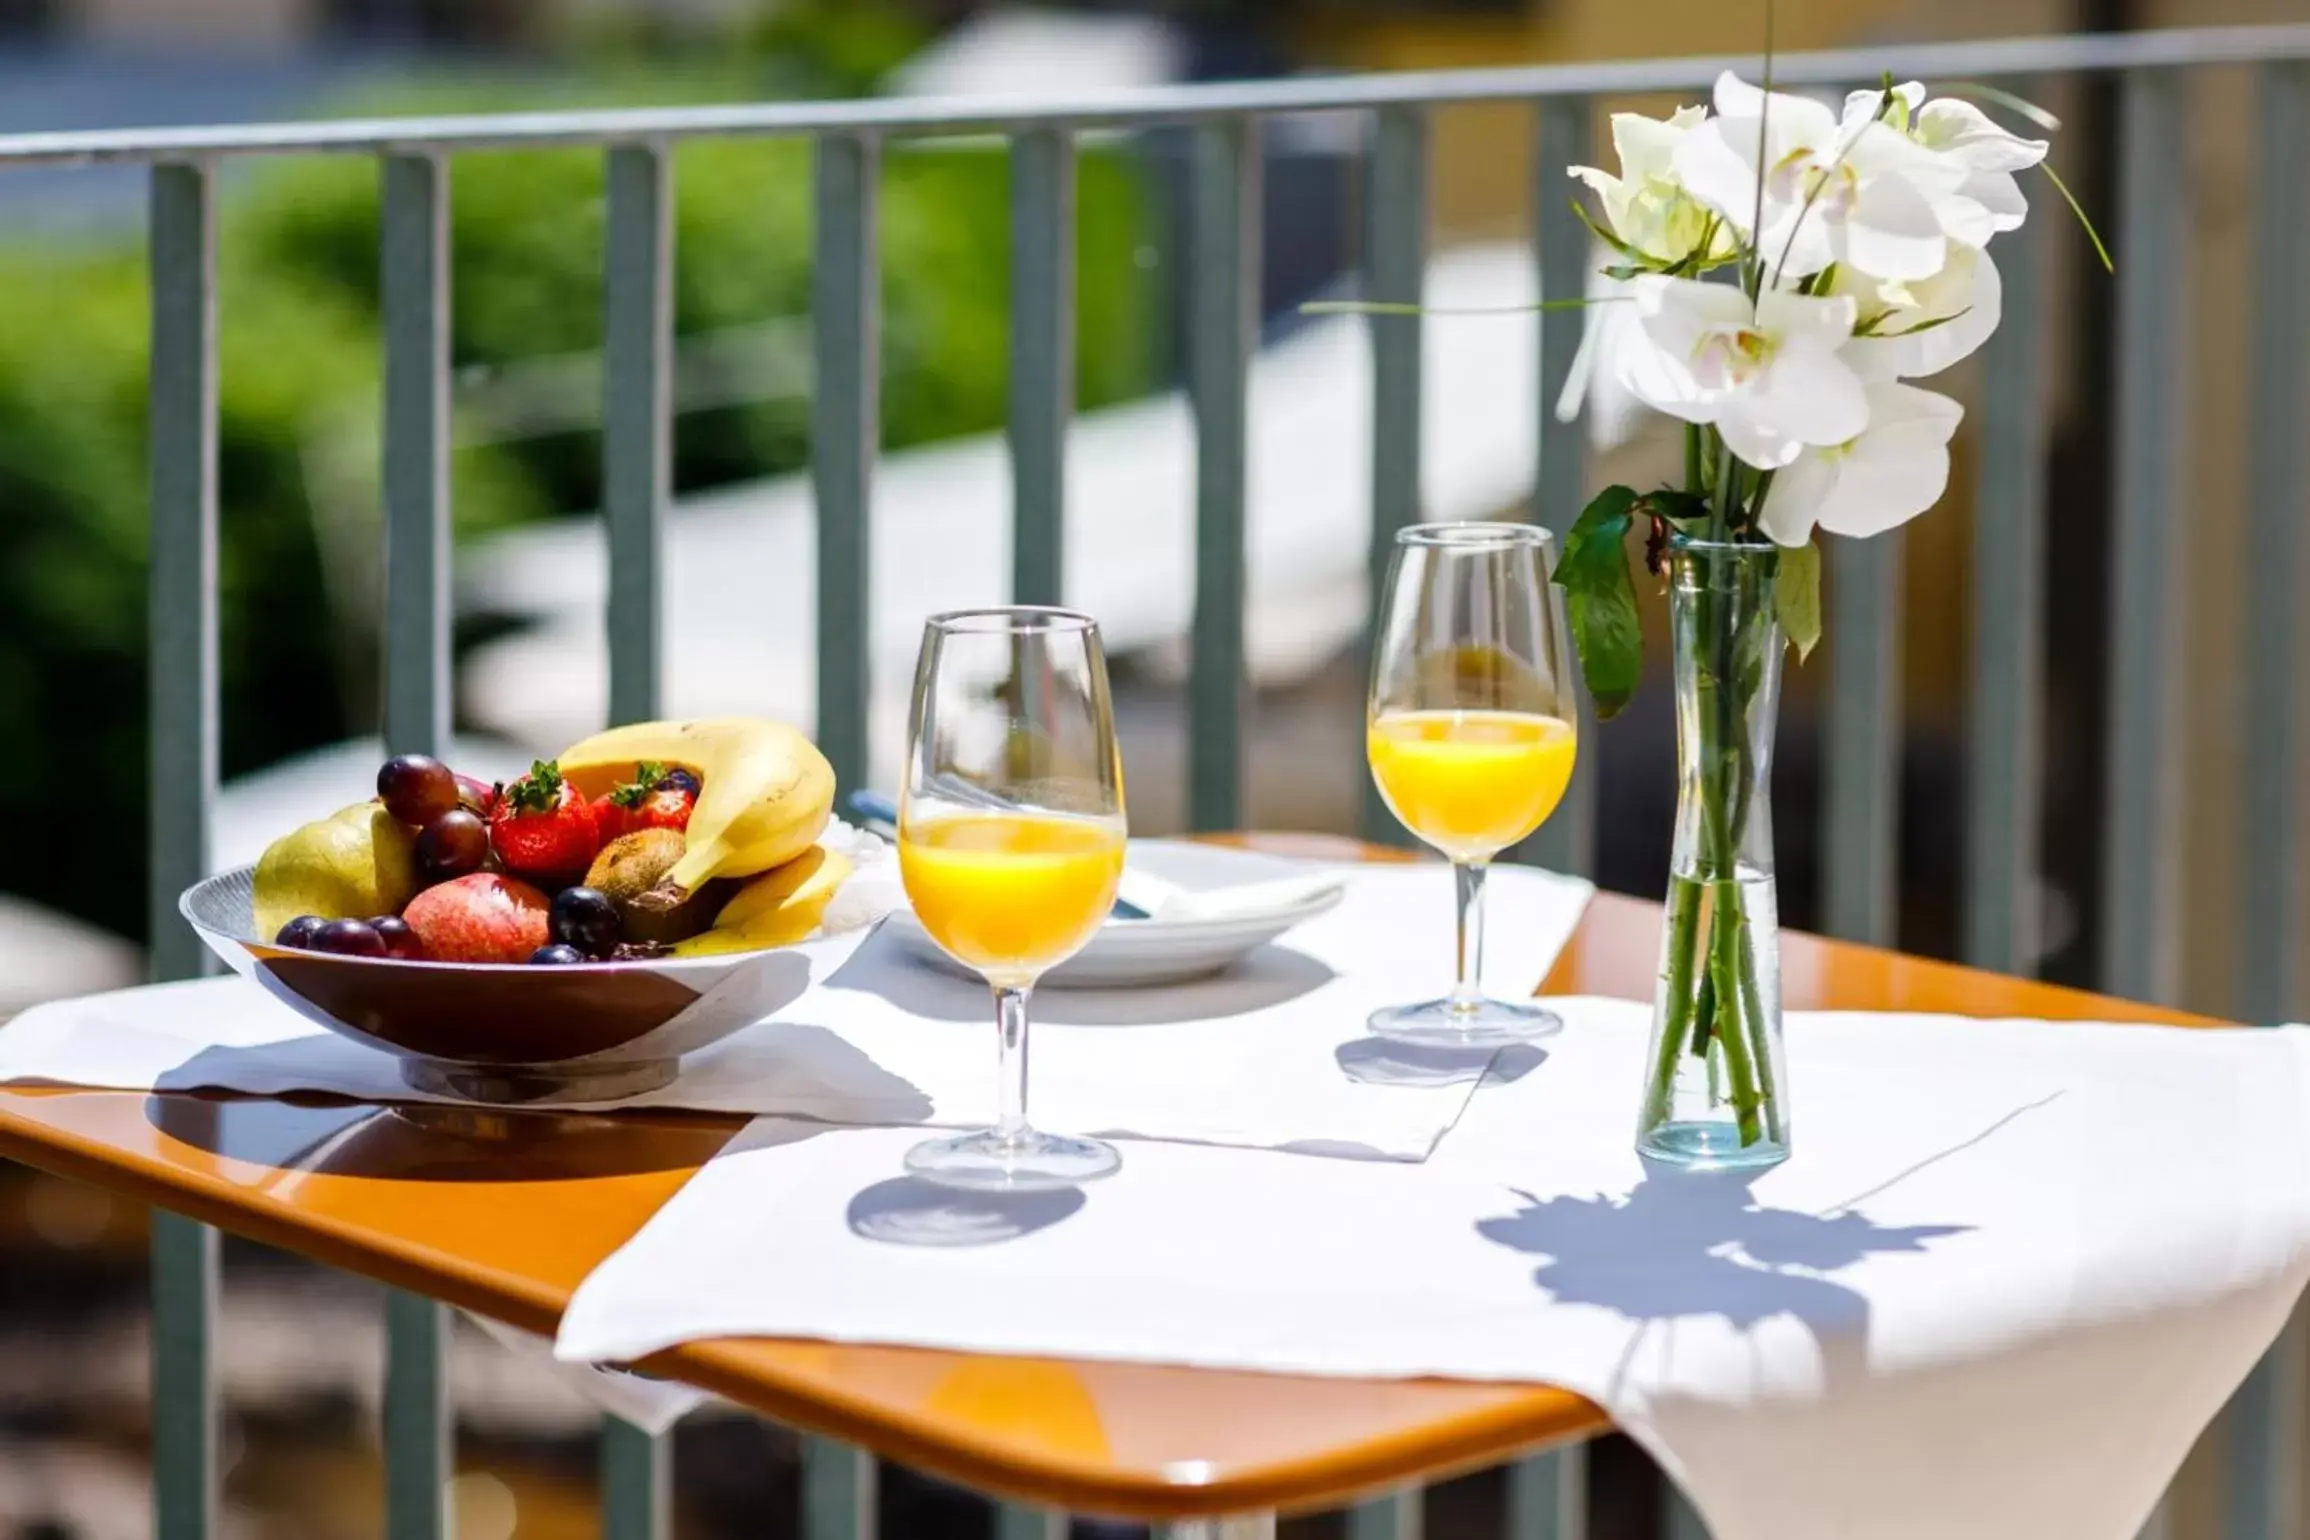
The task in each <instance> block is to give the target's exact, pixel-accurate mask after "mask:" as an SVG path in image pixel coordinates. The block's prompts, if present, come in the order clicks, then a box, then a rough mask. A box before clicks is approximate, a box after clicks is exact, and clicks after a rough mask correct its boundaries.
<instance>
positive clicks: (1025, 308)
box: [1010, 128, 1075, 604]
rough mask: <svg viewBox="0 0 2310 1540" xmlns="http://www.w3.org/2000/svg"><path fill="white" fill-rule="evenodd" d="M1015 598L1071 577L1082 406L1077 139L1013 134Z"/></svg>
mask: <svg viewBox="0 0 2310 1540" xmlns="http://www.w3.org/2000/svg"><path fill="white" fill-rule="evenodd" d="M1010 388H1011V400H1010V447H1011V510H1012V512H1011V599H1012V602H1013V603H1016V604H1057V603H1059V602H1060V596H1061V594H1062V593H1064V591H1065V587H1066V570H1067V560H1066V531H1067V424H1068V422H1069V420H1070V419H1071V418H1072V417H1073V415H1074V410H1075V141H1074V137H1073V135H1071V134H1070V133H1069V132H1068V131H1067V130H1065V129H1063V128H1037V129H1029V130H1027V131H1026V132H1024V133H1020V134H1017V135H1015V136H1013V138H1012V139H1011V374H1010Z"/></svg>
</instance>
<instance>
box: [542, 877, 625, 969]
mask: <svg viewBox="0 0 2310 1540" xmlns="http://www.w3.org/2000/svg"><path fill="white" fill-rule="evenodd" d="M547 923H548V924H549V925H550V926H551V927H552V929H553V938H554V940H556V941H559V942H562V943H563V944H564V945H567V946H570V947H574V948H576V949H577V950H578V951H580V952H583V953H585V954H586V956H588V957H607V956H609V955H610V953H611V952H613V951H615V950H616V949H617V945H618V906H617V905H615V904H613V903H611V902H610V898H609V895H608V894H607V893H604V892H602V891H601V890H600V889H599V888H564V889H562V890H561V891H560V892H559V893H556V894H555V895H554V898H553V912H552V914H551V916H550V917H549V919H548V922H547Z"/></svg>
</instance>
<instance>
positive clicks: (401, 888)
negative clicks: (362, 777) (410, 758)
mask: <svg viewBox="0 0 2310 1540" xmlns="http://www.w3.org/2000/svg"><path fill="white" fill-rule="evenodd" d="M417 887H418V883H417V837H416V836H415V835H413V834H411V833H410V832H409V831H408V830H407V829H405V828H403V827H402V826H401V825H400V824H398V823H396V822H394V820H393V816H392V815H391V814H390V813H388V812H386V811H385V809H384V807H383V805H382V804H380V803H376V802H357V803H355V804H354V805H353V806H351V807H349V808H346V809H345V810H344V811H342V812H338V813H332V814H331V815H330V816H328V817H327V818H324V819H321V820H320V821H319V822H317V823H309V824H306V825H305V826H304V827H303V828H301V829H297V830H294V831H292V832H291V833H288V834H284V835H282V836H281V837H280V838H279V839H277V840H275V841H273V842H272V843H271V844H270V845H267V846H266V847H265V853H264V855H263V856H261V857H259V858H258V861H257V874H256V879H255V881H254V882H253V884H252V885H251V889H250V909H251V918H252V920H253V922H254V925H255V929H256V934H257V937H258V939H260V940H264V941H270V940H272V939H273V937H274V936H275V935H276V934H278V933H279V931H280V929H281V927H282V926H284V925H286V924H288V923H289V921H291V920H293V919H295V918H296V917H297V916H298V915H301V914H317V915H319V916H320V917H321V918H322V919H324V920H366V919H369V918H370V917H371V916H373V915H380V914H399V913H400V912H401V906H402V905H403V904H406V903H408V902H409V900H410V899H412V898H414V897H416V896H417Z"/></svg>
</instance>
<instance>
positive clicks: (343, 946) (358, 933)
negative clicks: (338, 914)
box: [313, 920, 385, 957]
mask: <svg viewBox="0 0 2310 1540" xmlns="http://www.w3.org/2000/svg"><path fill="white" fill-rule="evenodd" d="M313 950H314V951H316V952H329V953H333V954H334V955H336V956H338V957H383V956H384V955H385V938H384V937H383V936H380V935H378V934H377V928H376V927H375V926H374V925H371V924H370V923H369V922H368V921H367V920H331V921H330V922H329V923H328V924H326V925H324V926H322V927H321V928H320V930H319V931H318V932H316V933H315V934H314V936H313Z"/></svg>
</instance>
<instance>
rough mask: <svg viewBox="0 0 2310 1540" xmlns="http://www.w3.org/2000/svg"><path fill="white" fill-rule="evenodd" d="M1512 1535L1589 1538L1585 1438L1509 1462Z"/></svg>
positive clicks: (1512, 1538)
mask: <svg viewBox="0 0 2310 1540" xmlns="http://www.w3.org/2000/svg"><path fill="white" fill-rule="evenodd" d="M1508 1540H1588V1446H1587V1445H1586V1444H1567V1445H1566V1446H1564V1447H1563V1448H1562V1449H1551V1450H1549V1451H1548V1452H1547V1453H1546V1454H1536V1455H1531V1456H1528V1457H1526V1458H1524V1459H1521V1460H1518V1461H1517V1462H1516V1463H1515V1464H1514V1465H1511V1466H1509V1467H1508Z"/></svg>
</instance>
